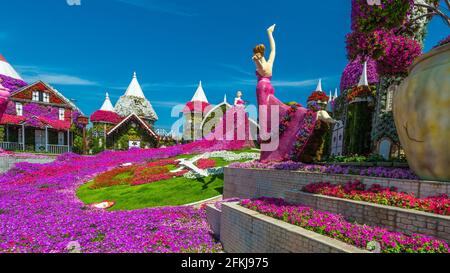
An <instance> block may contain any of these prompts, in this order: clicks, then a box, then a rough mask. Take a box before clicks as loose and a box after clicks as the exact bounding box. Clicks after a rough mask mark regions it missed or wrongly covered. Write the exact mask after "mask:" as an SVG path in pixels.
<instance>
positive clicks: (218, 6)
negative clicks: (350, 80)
mask: <svg viewBox="0 0 450 273" xmlns="http://www.w3.org/2000/svg"><path fill="white" fill-rule="evenodd" d="M72 1H73V0H72ZM350 2H351V1H350V0H345V1H343V0H339V1H336V0H324V1H303V0H302V1H300V0H277V1H264V0H258V1H253V0H240V1H238V0H230V1H216V0H190V1H183V0H176V1H175V0H146V1H145V0H81V6H69V5H68V4H67V3H66V0H39V1H31V0H14V1H11V0H0V7H1V9H2V16H1V17H0V53H1V54H3V55H4V56H5V57H6V59H7V60H8V61H9V62H10V63H11V64H12V65H13V66H14V67H15V68H16V69H17V70H18V71H19V73H20V74H21V75H22V76H23V77H24V78H25V79H26V80H29V81H33V80H36V79H42V80H44V81H47V82H49V83H50V84H52V85H53V86H54V87H56V88H57V89H58V90H60V91H61V92H63V93H64V94H65V95H66V96H67V97H68V98H71V99H75V100H76V103H77V105H78V106H79V107H80V108H81V109H82V110H83V111H84V112H85V114H88V115H90V114H91V113H92V112H93V111H95V110H96V109H98V108H99V107H100V106H101V104H102V102H103V99H104V94H105V92H106V91H108V92H109V93H110V95H111V98H112V100H113V103H115V102H116V101H117V99H118V98H119V96H121V95H122V94H123V93H124V92H125V89H126V87H127V85H128V84H129V82H130V80H131V77H132V74H133V71H136V72H137V74H138V78H139V81H140V83H141V85H142V87H143V89H144V92H145V94H146V96H147V98H148V99H149V100H150V101H151V102H152V104H153V106H154V108H155V110H156V111H157V113H158V115H159V117H160V121H158V123H157V124H156V126H157V127H161V128H166V129H169V128H170V126H171V125H172V123H173V122H174V121H176V119H175V118H171V117H170V112H171V108H172V106H173V105H176V104H178V103H185V102H187V101H189V100H190V99H191V97H192V95H193V94H194V91H195V89H196V86H197V84H198V81H200V80H202V81H203V85H204V89H205V91H206V95H207V97H208V99H209V100H210V102H211V103H219V102H221V101H222V100H223V96H224V94H227V96H228V97H229V98H230V100H231V99H232V98H234V95H235V93H236V91H237V90H242V91H243V92H244V97H245V100H247V101H250V102H251V103H256V94H255V84H256V80H255V76H254V70H255V68H254V65H253V63H252V61H251V55H252V48H253V46H254V45H256V44H258V43H265V44H268V41H267V34H266V31H265V29H266V28H267V27H268V26H269V25H271V24H272V23H277V26H278V27H277V30H276V33H275V37H276V40H277V49H278V52H277V53H278V55H277V60H276V64H275V68H274V85H275V87H276V95H277V96H278V97H279V98H280V99H282V100H284V101H293V100H295V101H298V102H300V103H305V101H306V98H307V96H308V95H309V94H310V93H311V91H312V90H313V89H314V88H315V86H316V84H317V79H318V78H323V86H324V89H325V91H327V92H328V91H329V90H334V88H336V87H338V86H339V79H340V74H341V72H342V70H343V69H344V67H345V65H346V63H347V60H346V52H345V43H344V38H345V35H346V34H347V33H348V32H349V31H350V9H351V5H350ZM446 35H448V29H447V28H446V26H445V25H444V24H443V23H442V22H441V21H440V19H438V18H435V19H434V20H433V22H432V23H431V25H430V27H429V34H428V37H427V41H426V48H425V50H426V51H427V50H429V49H430V48H431V47H432V46H433V45H434V44H436V43H437V42H438V41H439V40H441V39H442V38H443V37H444V36H446Z"/></svg>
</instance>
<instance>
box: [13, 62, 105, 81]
mask: <svg viewBox="0 0 450 273" xmlns="http://www.w3.org/2000/svg"><path fill="white" fill-rule="evenodd" d="M16 69H17V70H18V71H19V73H20V75H21V76H22V78H23V79H24V80H25V81H27V82H29V83H32V82H36V81H39V80H41V81H44V82H47V83H49V84H59V85H85V86H96V85H99V84H98V83H97V82H94V81H91V80H87V79H83V78H80V77H78V76H73V75H68V74H65V73H59V72H58V71H57V70H58V69H53V68H48V67H38V66H32V65H17V66H16Z"/></svg>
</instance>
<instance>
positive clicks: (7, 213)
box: [0, 141, 243, 253]
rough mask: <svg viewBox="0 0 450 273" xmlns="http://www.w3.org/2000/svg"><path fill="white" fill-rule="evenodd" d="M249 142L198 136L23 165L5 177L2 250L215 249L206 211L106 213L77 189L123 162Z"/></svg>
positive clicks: (0, 186) (0, 207) (0, 200)
mask: <svg viewBox="0 0 450 273" xmlns="http://www.w3.org/2000/svg"><path fill="white" fill-rule="evenodd" d="M242 147H243V142H215V141H198V142H194V143H190V144H186V145H178V146H173V147H169V148H165V149H148V150H141V149H134V150H130V151H125V152H112V151H107V152H103V153H101V154H99V155H97V156H93V157H81V156H72V155H71V154H65V155H63V156H61V157H59V159H58V160H56V161H55V162H53V163H48V164H30V163H18V164H16V167H15V168H14V169H11V170H10V171H8V172H7V173H5V174H3V175H1V176H0V252H40V253H49V252H58V253H59V252H68V249H67V245H68V244H69V243H70V242H74V241H76V242H78V243H79V244H80V246H81V251H82V252H88V253H96V252H99V253H105V252H106V253H110V252H113V253H118V252H119V253H120V252H131V253H135V252H216V251H220V250H221V246H220V244H218V243H217V242H216V241H215V240H214V239H213V237H212V236H211V234H210V228H209V226H208V224H207V222H206V220H205V219H206V217H205V214H204V212H203V211H199V210H195V209H194V208H192V207H174V208H158V209H143V210H136V211H116V212H107V211H103V210H97V209H94V208H92V207H89V206H86V205H84V204H83V203H82V202H81V201H80V200H79V199H78V198H77V197H76V193H75V192H76V190H77V188H78V187H79V186H81V185H82V184H83V183H86V182H87V181H90V180H92V179H93V178H94V177H95V176H97V175H98V174H101V173H103V172H106V171H108V170H111V169H114V168H117V167H118V166H120V165H121V164H124V163H143V162H145V161H148V160H156V159H162V158H171V157H175V156H177V155H181V154H192V153H200V152H208V151H221V150H227V149H230V150H236V149H241V148H242Z"/></svg>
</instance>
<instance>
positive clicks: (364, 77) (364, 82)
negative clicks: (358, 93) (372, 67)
mask: <svg viewBox="0 0 450 273" xmlns="http://www.w3.org/2000/svg"><path fill="white" fill-rule="evenodd" d="M358 86H369V81H368V80H367V62H364V66H363V71H362V75H361V79H360V80H359V83H358Z"/></svg>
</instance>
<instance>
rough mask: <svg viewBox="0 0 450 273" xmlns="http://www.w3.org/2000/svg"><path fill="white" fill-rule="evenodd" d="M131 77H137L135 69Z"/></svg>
mask: <svg viewBox="0 0 450 273" xmlns="http://www.w3.org/2000/svg"><path fill="white" fill-rule="evenodd" d="M133 78H135V79H136V78H137V75H136V71H134V73H133Z"/></svg>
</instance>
